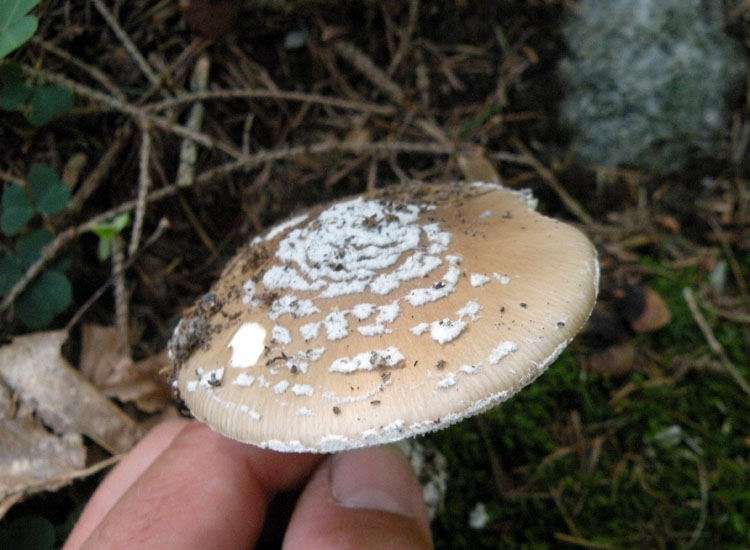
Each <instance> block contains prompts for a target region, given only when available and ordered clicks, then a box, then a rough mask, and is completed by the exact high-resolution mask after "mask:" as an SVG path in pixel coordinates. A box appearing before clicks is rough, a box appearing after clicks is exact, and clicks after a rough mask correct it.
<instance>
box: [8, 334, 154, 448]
mask: <svg viewBox="0 0 750 550" xmlns="http://www.w3.org/2000/svg"><path fill="white" fill-rule="evenodd" d="M66 338H67V334H66V333H65V332H64V331H50V332H38V333H33V334H28V335H24V336H18V337H16V338H14V339H13V340H12V341H11V343H10V344H7V345H5V346H3V347H0V378H2V379H3V380H4V382H5V383H6V384H7V385H8V386H9V387H10V388H11V389H12V390H13V391H14V392H15V393H16V394H18V396H19V398H20V400H21V401H23V402H26V403H33V404H34V406H35V408H36V414H37V416H38V417H39V418H41V419H42V421H43V422H44V423H45V424H46V425H47V426H49V427H50V428H52V429H53V430H55V431H56V432H57V433H66V432H74V433H80V434H83V435H86V436H88V437H90V438H91V439H93V440H94V441H96V442H97V443H98V444H99V445H101V446H102V447H104V448H105V449H107V450H108V451H109V452H112V453H116V454H117V453H123V452H126V451H128V450H129V449H130V448H131V447H132V446H133V444H134V443H135V442H136V440H137V439H138V436H139V435H140V429H139V427H138V425H137V424H136V422H135V421H134V420H133V419H131V418H130V417H129V416H128V415H126V414H125V413H124V412H122V411H121V410H120V409H119V408H118V407H117V406H116V405H115V404H114V403H112V402H111V401H110V400H109V399H107V398H106V397H105V396H104V395H102V393H101V392H100V391H99V390H97V389H96V388H95V387H93V386H92V385H91V384H90V383H89V382H88V381H87V380H86V379H85V378H84V377H83V376H82V375H81V373H80V372H78V371H77V370H76V369H74V368H73V367H72V366H71V365H70V364H69V363H68V362H67V361H66V360H65V359H64V358H63V357H62V355H61V354H60V347H61V346H62V344H63V342H64V341H65V340H66Z"/></svg>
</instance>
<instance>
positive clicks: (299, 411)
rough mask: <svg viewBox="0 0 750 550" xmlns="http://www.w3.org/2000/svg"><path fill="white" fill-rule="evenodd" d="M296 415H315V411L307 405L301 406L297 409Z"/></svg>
mask: <svg viewBox="0 0 750 550" xmlns="http://www.w3.org/2000/svg"><path fill="white" fill-rule="evenodd" d="M296 414H297V416H315V413H314V412H313V411H312V410H311V409H308V408H307V407H302V408H301V409H297V413H296Z"/></svg>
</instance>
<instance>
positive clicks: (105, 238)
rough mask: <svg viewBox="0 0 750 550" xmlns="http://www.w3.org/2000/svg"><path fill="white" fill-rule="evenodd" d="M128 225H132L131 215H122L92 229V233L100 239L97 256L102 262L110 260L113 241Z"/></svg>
mask: <svg viewBox="0 0 750 550" xmlns="http://www.w3.org/2000/svg"><path fill="white" fill-rule="evenodd" d="M128 225H130V214H120V215H119V216H116V217H115V218H113V219H112V220H110V221H108V222H104V223H100V224H98V225H95V226H94V227H92V228H91V232H92V233H93V234H94V235H96V236H97V237H99V245H98V247H97V249H96V254H97V256H98V257H99V260H100V261H102V262H103V261H105V260H108V259H109V257H110V256H111V255H112V241H114V240H115V237H117V235H119V234H120V233H121V232H122V230H123V229H125V228H126V227H127V226H128Z"/></svg>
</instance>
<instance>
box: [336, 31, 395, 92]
mask: <svg viewBox="0 0 750 550" xmlns="http://www.w3.org/2000/svg"><path fill="white" fill-rule="evenodd" d="M333 49H334V51H335V52H336V53H337V54H339V56H341V57H343V58H344V59H346V60H347V61H348V62H349V63H350V64H351V65H352V66H353V67H354V68H355V69H357V70H358V71H359V72H360V73H362V75H363V76H364V77H365V78H367V80H369V81H370V82H372V83H373V84H375V86H377V87H378V88H380V89H381V90H382V91H383V92H384V93H385V95H387V96H388V97H389V98H390V99H391V100H392V101H394V102H396V103H398V104H399V105H400V104H401V103H403V102H404V90H402V89H401V86H399V85H398V84H397V83H396V82H395V81H394V80H393V79H391V77H390V76H388V75H387V74H386V73H385V71H383V69H381V68H380V67H378V66H377V65H376V64H375V63H373V61H372V59H370V58H369V57H368V56H367V54H366V53H365V52H363V51H362V50H360V49H359V48H357V47H356V46H355V45H354V44H352V43H351V42H345V41H343V40H340V41H337V42H334V43H333Z"/></svg>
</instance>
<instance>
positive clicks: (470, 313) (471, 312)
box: [456, 300, 482, 321]
mask: <svg viewBox="0 0 750 550" xmlns="http://www.w3.org/2000/svg"><path fill="white" fill-rule="evenodd" d="M481 309H482V306H480V305H479V302H477V301H476V300H470V301H468V302H466V305H465V306H464V307H462V308H461V309H459V310H458V311H457V312H456V314H457V315H458V318H459V319H463V318H464V317H468V318H469V319H471V320H472V321H476V320H478V319H479V315H478V313H479V312H480V311H481Z"/></svg>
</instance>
